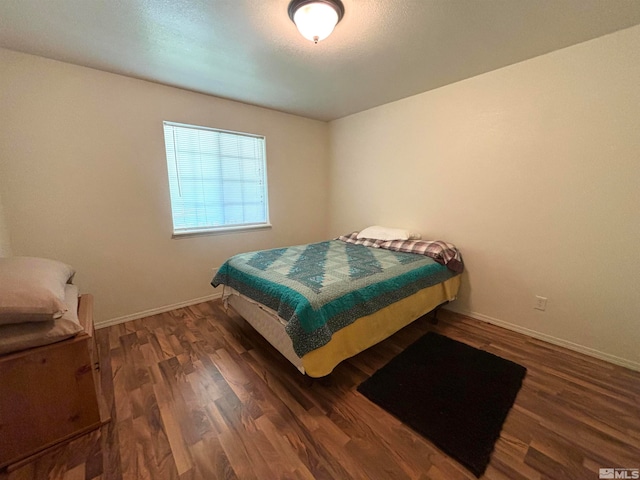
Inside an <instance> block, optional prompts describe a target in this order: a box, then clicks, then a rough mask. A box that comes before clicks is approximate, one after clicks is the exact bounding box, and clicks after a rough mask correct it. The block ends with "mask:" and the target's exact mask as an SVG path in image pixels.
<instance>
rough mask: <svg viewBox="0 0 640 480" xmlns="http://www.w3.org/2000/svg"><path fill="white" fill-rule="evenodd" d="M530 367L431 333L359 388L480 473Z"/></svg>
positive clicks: (449, 453)
mask: <svg viewBox="0 0 640 480" xmlns="http://www.w3.org/2000/svg"><path fill="white" fill-rule="evenodd" d="M526 373H527V369H526V368H524V367H522V366H520V365H518V364H517V363H513V362H510V361H509V360H505V359H503V358H500V357H497V356H495V355H492V354H490V353H488V352H484V351H482V350H478V349H476V348H473V347H470V346H468V345H465V344H464V343H460V342H456V341H455V340H451V339H450V338H447V337H443V336H441V335H438V334H436V333H431V332H430V333H427V334H426V335H424V336H423V337H422V338H420V339H419V340H418V341H416V342H415V343H413V344H412V345H411V346H409V347H408V348H407V349H406V350H404V351H403V352H402V353H400V354H399V355H398V356H396V357H395V358H394V359H393V360H391V361H390V362H389V363H388V364H387V365H385V366H384V367H382V368H381V369H380V370H378V371H377V372H376V373H374V374H373V375H372V376H371V378H369V379H368V380H366V381H364V382H363V383H362V384H361V385H360V386H359V387H358V391H359V392H360V393H362V394H363V395H364V396H365V397H367V398H368V399H369V400H371V401H372V402H374V403H376V404H378V405H379V406H381V407H382V408H384V409H385V410H387V411H388V412H389V413H391V414H393V415H394V416H396V417H397V418H398V419H399V420H401V421H402V422H404V423H405V424H407V425H409V426H410V427H411V428H412V429H413V430H415V431H416V432H418V433H420V434H421V435H423V436H424V437H426V438H427V439H428V440H430V441H431V442H432V443H434V444H435V445H436V446H437V447H438V448H440V449H441V450H442V451H444V452H445V453H447V454H448V455H449V456H451V457H452V458H454V459H455V460H457V461H458V462H460V463H461V464H463V465H464V466H465V467H467V468H468V469H469V470H470V471H471V472H473V473H474V474H475V475H476V476H477V477H479V476H481V475H482V474H483V473H484V471H485V469H486V468H487V465H488V464H489V459H490V457H491V452H492V451H493V446H494V444H495V442H496V440H498V437H499V436H500V430H502V424H503V423H504V420H505V418H506V417H507V414H508V413H509V410H510V409H511V407H512V406H513V402H514V401H515V398H516V395H517V394H518V391H519V390H520V387H521V386H522V380H523V378H524V376H525V374H526Z"/></svg>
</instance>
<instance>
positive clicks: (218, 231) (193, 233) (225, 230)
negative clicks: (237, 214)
mask: <svg viewBox="0 0 640 480" xmlns="http://www.w3.org/2000/svg"><path fill="white" fill-rule="evenodd" d="M267 228H271V224H270V223H261V224H260V225H240V226H237V227H222V228H209V229H206V228H203V229H201V230H185V231H182V232H173V235H171V238H174V239H180V238H190V237H199V236H202V235H226V234H230V233H242V232H247V231H250V230H264V229H267Z"/></svg>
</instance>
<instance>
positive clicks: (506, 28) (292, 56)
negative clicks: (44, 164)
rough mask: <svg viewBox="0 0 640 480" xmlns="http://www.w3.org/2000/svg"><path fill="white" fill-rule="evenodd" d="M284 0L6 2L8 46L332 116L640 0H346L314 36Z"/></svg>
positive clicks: (638, 10)
mask: <svg viewBox="0 0 640 480" xmlns="http://www.w3.org/2000/svg"><path fill="white" fill-rule="evenodd" d="M288 3H289V0H2V1H0V46H3V47H6V48H9V49H12V50H18V51H21V52H26V53H32V54H36V55H41V56H44V57H48V58H53V59H57V60H62V61H65V62H69V63H74V64H78V65H84V66H88V67H93V68H97V69H100V70H105V71H108V72H115V73H120V74H124V75H129V76H132V77H136V78H142V79H146V80H152V81H155V82H159V83H163V84H167V85H173V86H177V87H181V88H186V89H189V90H194V91H197V92H202V93H207V94H211V95H216V96H219V97H224V98H230V99H233V100H239V101H242V102H246V103H250V104H254V105H260V106H264V107H269V108H273V109H276V110H281V111H284V112H290V113H294V114H298V115H303V116H305V117H310V118H316V119H321V120H333V119H336V118H340V117H343V116H346V115H349V114H352V113H355V112H359V111H362V110H366V109H368V108H371V107H374V106H377V105H381V104H384V103H387V102H390V101H393V100H398V99H400V98H404V97H408V96H411V95H414V94H416V93H420V92H424V91H427V90H430V89H433V88H437V87H440V86H442V85H446V84H449V83H452V82H455V81H458V80H462V79H465V78H469V77H472V76H474V75H478V74H480V73H484V72H488V71H491V70H495V69H497V68H500V67H503V66H506V65H510V64H513V63H516V62H520V61H522V60H525V59H528V58H532V57H535V56H537V55H541V54H544V53H547V52H550V51H553V50H557V49H560V48H563V47H567V46H569V45H573V44H576V43H579V42H583V41H586V40H589V39H592V38H596V37H599V36H601V35H605V34H607V33H610V32H614V31H616V30H620V29H623V28H627V27H630V26H633V25H637V24H640V0H343V3H344V5H345V10H346V13H345V16H344V18H343V20H342V21H341V22H340V23H339V24H338V26H337V27H336V29H335V31H334V33H333V34H332V35H331V36H330V37H329V38H328V39H326V40H324V41H322V42H320V43H318V44H317V45H314V44H313V43H312V42H309V41H308V40H305V39H304V38H303V37H302V36H301V35H300V34H299V33H298V31H297V30H296V28H295V25H294V24H293V23H292V22H291V21H290V20H289V17H288V16H287V6H288ZM0 74H1V73H0Z"/></svg>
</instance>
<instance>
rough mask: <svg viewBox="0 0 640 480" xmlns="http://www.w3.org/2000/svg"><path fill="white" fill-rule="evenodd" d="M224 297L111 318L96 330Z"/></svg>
mask: <svg viewBox="0 0 640 480" xmlns="http://www.w3.org/2000/svg"><path fill="white" fill-rule="evenodd" d="M220 297H222V292H221V291H220V292H216V293H212V294H211V295H207V296H205V297H199V298H192V299H191V300H186V301H184V302H180V303H174V304H172V305H164V306H162V307H158V308H152V309H150V310H145V311H143V312H137V313H132V314H131V315H125V316H124V317H117V318H111V319H109V320H105V321H103V322H96V324H95V328H96V329H98V328H106V327H110V326H112V325H118V324H119V323H124V322H129V321H131V320H137V319H139V318H144V317H150V316H151V315H157V314H159V313H164V312H170V311H171V310H175V309H177V308H183V307H188V306H189V305H195V304H197V303H203V302H208V301H209V300H215V299H216V298H220Z"/></svg>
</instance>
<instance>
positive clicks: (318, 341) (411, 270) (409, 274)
mask: <svg viewBox="0 0 640 480" xmlns="http://www.w3.org/2000/svg"><path fill="white" fill-rule="evenodd" d="M356 236H357V235H356ZM356 242H358V240H357V238H355V239H354V242H351V241H349V240H342V239H340V240H330V241H326V242H320V243H313V244H309V245H299V246H294V247H288V248H276V249H272V250H263V251H258V252H251V253H244V254H240V255H236V256H234V257H232V258H230V259H229V260H227V262H225V263H224V264H223V265H222V267H220V269H219V270H218V272H217V274H216V275H215V277H214V278H213V280H212V282H211V284H212V285H213V286H214V287H217V286H218V285H222V284H223V285H228V286H229V287H231V288H233V289H235V290H236V291H238V292H239V293H241V294H242V295H245V296H247V297H249V298H251V299H253V300H255V301H257V302H260V303H262V304H263V305H265V306H267V307H269V308H270V309H272V310H274V311H275V312H277V314H278V316H279V317H281V318H282V319H284V320H285V321H286V322H287V323H286V326H285V330H286V332H287V334H288V335H289V336H290V337H291V340H292V343H293V348H294V351H295V352H296V354H297V355H298V356H300V357H302V356H303V355H305V354H306V353H308V352H310V351H312V350H315V349H317V348H320V347H322V346H323V345H326V344H327V343H328V342H329V341H330V340H331V337H332V334H333V333H334V332H336V331H338V330H340V329H341V328H344V327H345V326H347V325H350V324H351V323H353V322H354V321H355V320H357V319H358V318H361V317H364V316H366V315H371V314H373V313H375V312H377V311H379V310H380V309H382V308H384V307H386V306H388V305H391V304H392V303H394V302H397V301H399V300H402V299H403V298H406V297H408V296H410V295H412V294H414V293H416V292H418V291H420V290H422V289H424V288H427V287H430V286H432V285H435V284H438V283H440V282H444V281H445V280H447V279H449V278H451V277H453V276H455V275H457V274H458V273H459V271H461V267H462V259H461V257H459V253H458V254H457V257H456V255H455V253H453V257H451V258H448V259H447V266H448V265H449V264H451V265H454V266H456V268H457V269H458V270H459V271H456V270H454V269H452V268H447V266H445V265H443V264H441V263H438V262H437V261H436V260H434V259H433V258H430V257H429V256H428V254H427V253H426V252H424V254H416V253H406V252H404V251H402V250H400V248H405V247H406V246H405V247H395V248H389V249H388V248H384V247H381V246H377V247H376V248H369V247H368V246H365V244H364V243H363V244H358V243H356ZM392 243H393V242H392ZM396 248H397V249H396ZM454 248H455V247H454ZM445 250H446V248H445ZM456 252H457V250H456ZM440 255H441V256H442V253H441V254H440ZM447 257H448V254H447ZM458 258H459V260H458ZM439 259H440V260H442V261H444V260H443V258H441V257H439ZM456 261H459V265H458V264H457V263H456ZM458 267H459V268H458Z"/></svg>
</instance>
